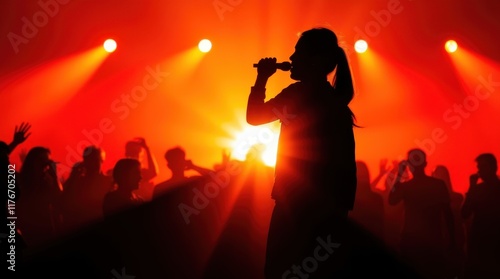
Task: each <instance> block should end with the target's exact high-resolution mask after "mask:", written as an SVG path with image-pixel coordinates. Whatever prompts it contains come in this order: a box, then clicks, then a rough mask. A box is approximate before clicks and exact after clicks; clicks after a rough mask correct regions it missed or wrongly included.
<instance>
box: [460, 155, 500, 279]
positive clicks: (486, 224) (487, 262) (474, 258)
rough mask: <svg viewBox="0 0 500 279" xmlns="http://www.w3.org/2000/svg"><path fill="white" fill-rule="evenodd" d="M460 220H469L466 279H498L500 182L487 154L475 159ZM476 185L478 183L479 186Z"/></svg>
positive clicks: (499, 258)
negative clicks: (473, 170)
mask: <svg viewBox="0 0 500 279" xmlns="http://www.w3.org/2000/svg"><path fill="white" fill-rule="evenodd" d="M475 161H476V163H477V173H474V174H472V175H471V176H470V178H469V183H470V185H469V190H468V191H467V194H466V196H465V201H464V204H463V207H462V217H463V218H472V224H471V227H470V231H469V232H468V238H467V243H468V245H467V259H466V268H465V276H466V278H500V268H499V267H500V202H499V201H500V179H499V178H498V176H497V171H498V164H497V159H496V157H495V156H494V155H493V154H491V153H483V154H480V155H479V156H477V157H476V160H475ZM479 181H480V182H479Z"/></svg>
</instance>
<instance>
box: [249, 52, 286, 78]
mask: <svg viewBox="0 0 500 279" xmlns="http://www.w3.org/2000/svg"><path fill="white" fill-rule="evenodd" d="M253 67H254V68H257V73H258V74H259V75H263V76H265V77H270V76H272V75H273V74H274V73H275V72H276V70H277V69H280V70H282V71H289V70H290V69H291V68H292V64H290V62H281V63H276V58H274V57H273V58H262V59H260V61H259V63H258V64H253Z"/></svg>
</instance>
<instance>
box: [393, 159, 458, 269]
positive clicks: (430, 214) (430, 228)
mask: <svg viewBox="0 0 500 279" xmlns="http://www.w3.org/2000/svg"><path fill="white" fill-rule="evenodd" d="M426 166H427V159H426V154H425V152H424V151H423V150H421V149H411V150H410V151H409V152H408V158H407V160H403V161H402V162H400V164H399V169H398V176H397V177H396V180H395V183H394V185H393V187H392V189H391V190H390V193H389V204H390V205H397V204H399V203H400V202H403V203H404V211H405V220H404V225H403V230H402V232H401V239H400V244H399V252H400V254H401V256H402V257H403V259H404V260H405V261H406V262H407V263H408V264H409V265H411V266H412V267H413V268H415V269H416V270H417V271H418V272H419V273H420V274H421V276H422V277H423V278H447V277H446V276H447V274H446V272H447V269H448V267H447V266H446V262H447V261H446V255H447V250H446V249H448V250H453V249H455V248H454V247H455V228H454V220H453V213H452V210H451V205H450V194H449V192H448V189H447V188H446V185H445V183H444V181H443V180H440V179H437V178H434V177H431V176H429V175H427V174H426V173H425V167H426ZM406 169H409V171H410V172H411V174H412V175H413V177H412V178H411V179H410V180H408V181H406V182H401V178H402V177H403V175H404V173H405V171H406ZM443 220H444V223H443ZM443 228H446V229H447V231H446V232H445V231H443ZM444 233H448V234H449V236H450V237H449V238H448V239H450V242H449V243H445V241H444V240H445V238H444V237H443V235H444Z"/></svg>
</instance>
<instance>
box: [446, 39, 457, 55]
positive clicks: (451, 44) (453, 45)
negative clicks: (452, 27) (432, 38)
mask: <svg viewBox="0 0 500 279" xmlns="http://www.w3.org/2000/svg"><path fill="white" fill-rule="evenodd" d="M444 49H446V51H447V52H449V53H453V52H455V51H457V49H458V45H457V42H455V41H454V40H448V41H447V42H446V43H445V44H444Z"/></svg>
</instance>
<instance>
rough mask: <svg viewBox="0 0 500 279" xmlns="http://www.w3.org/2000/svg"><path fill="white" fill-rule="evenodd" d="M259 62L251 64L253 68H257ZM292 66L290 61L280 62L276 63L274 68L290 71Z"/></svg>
mask: <svg viewBox="0 0 500 279" xmlns="http://www.w3.org/2000/svg"><path fill="white" fill-rule="evenodd" d="M258 66H259V64H253V67H254V68H257V67H258ZM291 68H292V64H291V63H290V62H281V63H276V69H280V70H282V71H290V69H291Z"/></svg>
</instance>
